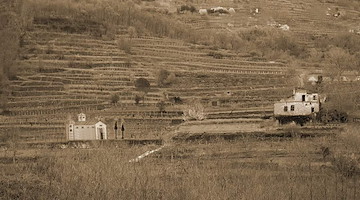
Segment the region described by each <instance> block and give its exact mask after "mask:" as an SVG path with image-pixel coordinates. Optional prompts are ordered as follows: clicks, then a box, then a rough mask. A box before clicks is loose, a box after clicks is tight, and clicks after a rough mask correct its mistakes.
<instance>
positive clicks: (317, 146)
mask: <svg viewBox="0 0 360 200" xmlns="http://www.w3.org/2000/svg"><path fill="white" fill-rule="evenodd" d="M358 128H359V126H358V125H348V126H346V127H345V128H344V129H343V131H340V130H338V131H337V132H336V133H333V134H327V135H323V136H317V137H310V138H302V137H299V136H293V137H279V136H274V137H261V136H259V137H253V136H251V135H250V134H249V135H244V136H242V137H241V138H237V139H233V140H227V139H223V138H220V137H219V138H217V139H216V138H214V139H211V140H202V139H200V140H193V141H188V142H185V141H179V140H177V141H176V142H174V141H171V140H169V141H167V143H166V144H165V146H164V147H163V148H162V149H161V150H160V151H158V152H155V153H153V154H151V155H149V156H148V157H145V158H143V159H141V160H140V161H139V162H129V160H131V159H134V158H135V157H137V156H138V155H140V154H142V153H144V152H145V151H148V150H152V149H155V148H158V146H154V145H147V146H127V145H122V146H98V147H94V146H93V147H90V148H85V149H84V148H65V149H60V148H53V149H49V148H35V149H27V148H24V147H23V148H22V147H18V149H17V152H16V158H15V160H14V161H13V160H12V156H13V154H12V153H13V152H12V150H13V149H8V150H6V151H5V150H2V152H1V154H2V155H1V157H0V161H1V168H2V170H1V174H0V175H1V179H0V182H1V190H0V191H1V192H0V194H1V198H2V199H358V198H359V195H360V194H359V188H358V186H359V184H360V182H359V172H360V171H359V145H358V144H359V142H360V138H359V135H358V131H357V129H358ZM293 131H294V132H296V128H295V129H293Z"/></svg>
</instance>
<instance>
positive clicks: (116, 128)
mask: <svg viewBox="0 0 360 200" xmlns="http://www.w3.org/2000/svg"><path fill="white" fill-rule="evenodd" d="M114 130H115V139H118V122H117V120H116V121H115V126H114Z"/></svg>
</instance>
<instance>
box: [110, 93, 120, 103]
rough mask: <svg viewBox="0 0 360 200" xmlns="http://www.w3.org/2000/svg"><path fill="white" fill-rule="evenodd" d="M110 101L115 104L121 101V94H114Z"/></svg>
mask: <svg viewBox="0 0 360 200" xmlns="http://www.w3.org/2000/svg"><path fill="white" fill-rule="evenodd" d="M110 101H111V103H113V104H117V103H118V102H119V101H120V96H119V94H116V93H115V94H112V95H111V97H110Z"/></svg>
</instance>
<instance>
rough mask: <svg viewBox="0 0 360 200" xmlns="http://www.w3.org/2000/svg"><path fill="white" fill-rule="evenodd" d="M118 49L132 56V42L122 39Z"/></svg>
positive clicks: (118, 43)
mask: <svg viewBox="0 0 360 200" xmlns="http://www.w3.org/2000/svg"><path fill="white" fill-rule="evenodd" d="M117 45H118V47H119V48H120V49H121V50H123V51H124V52H125V53H127V54H131V42H130V40H128V39H125V38H120V40H118V41H117Z"/></svg>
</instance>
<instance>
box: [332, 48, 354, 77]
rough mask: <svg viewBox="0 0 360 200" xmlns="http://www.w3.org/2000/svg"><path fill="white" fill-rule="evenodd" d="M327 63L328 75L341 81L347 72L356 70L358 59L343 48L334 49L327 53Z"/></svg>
mask: <svg viewBox="0 0 360 200" xmlns="http://www.w3.org/2000/svg"><path fill="white" fill-rule="evenodd" d="M326 61H327V64H328V65H327V69H326V71H327V73H328V75H329V76H330V77H331V78H332V79H333V80H334V79H338V80H339V78H340V77H341V75H342V74H343V73H344V72H345V71H346V70H352V69H354V66H355V63H356V58H355V57H354V56H352V55H351V54H349V53H348V52H347V51H346V50H344V49H342V48H338V47H333V48H331V49H330V50H329V51H328V52H327V55H326Z"/></svg>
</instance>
